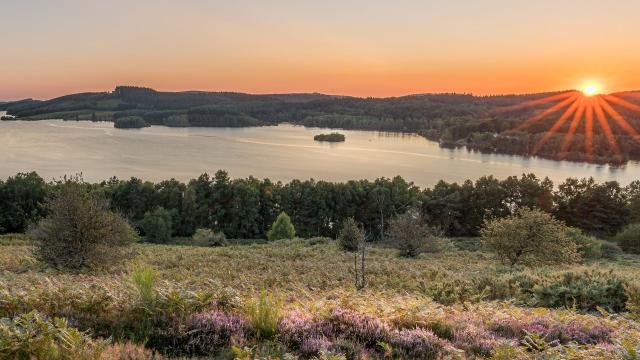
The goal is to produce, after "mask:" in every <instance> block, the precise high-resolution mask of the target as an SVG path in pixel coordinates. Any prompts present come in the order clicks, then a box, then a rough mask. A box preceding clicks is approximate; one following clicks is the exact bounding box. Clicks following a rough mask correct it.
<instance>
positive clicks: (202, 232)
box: [193, 229, 229, 246]
mask: <svg viewBox="0 0 640 360" xmlns="http://www.w3.org/2000/svg"><path fill="white" fill-rule="evenodd" d="M193 241H194V242H195V243H196V244H206V245H208V246H226V245H227V244H229V241H227V237H226V236H224V233H222V232H218V233H216V232H213V230H211V229H198V230H196V233H195V234H193Z"/></svg>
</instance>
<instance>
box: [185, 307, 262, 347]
mask: <svg viewBox="0 0 640 360" xmlns="http://www.w3.org/2000/svg"><path fill="white" fill-rule="evenodd" d="M187 332H188V333H189V344H188V346H189V348H190V349H191V350H192V351H194V352H196V353H197V354H213V353H215V352H216V351H219V350H220V349H221V348H223V347H228V346H231V345H242V344H243V341H244V340H245V338H246V337H247V335H248V334H249V333H250V326H249V322H248V321H247V320H246V319H244V318H243V317H241V316H239V315H233V314H226V313H223V312H220V311H211V312H207V313H202V314H197V315H194V316H193V317H192V318H191V319H190V320H189V321H188V324H187Z"/></svg>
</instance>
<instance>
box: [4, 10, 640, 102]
mask: <svg viewBox="0 0 640 360" xmlns="http://www.w3.org/2000/svg"><path fill="white" fill-rule="evenodd" d="M0 20H1V24H2V26H1V29H2V31H1V32H0V39H1V40H2V41H0V44H1V47H0V53H1V54H2V55H1V56H0V100H15V99H22V98H38V99H48V98H53V97H56V96H60V95H64V94H68V93H75V92H84V91H109V90H112V89H113V88H114V87H115V86H116V85H138V86H148V87H152V88H155V89H157V90H163V91H181V90H211V91H239V92H248V93H289V92H322V93H328V94H343V95H354V96H376V97H381V96H398V95H406V94H416V93H429V92H459V93H462V92H464V93H474V94H482V95H485V94H505V93H531V92H542V91H553V90H564V89H575V88H581V87H583V86H585V85H586V84H592V83H593V84H597V85H598V86H599V87H600V88H601V91H603V92H613V91H620V90H637V89H640V66H638V64H640V46H638V39H640V1H638V0H616V1H613V0H612V1H602V0H598V1H594V0H582V1H579V0H537V1H530V0H482V1H478V0H465V1H462V0H442V1H433V0H388V1H382V0H322V1H311V0H233V1H230V0H225V1H218V0H180V1H178V0H173V1H169V0H109V1H103V0H1V1H0Z"/></svg>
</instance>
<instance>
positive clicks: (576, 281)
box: [533, 271, 627, 312]
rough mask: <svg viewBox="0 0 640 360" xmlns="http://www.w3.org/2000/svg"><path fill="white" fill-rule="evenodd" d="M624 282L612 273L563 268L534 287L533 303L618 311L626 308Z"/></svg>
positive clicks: (554, 306)
mask: <svg viewBox="0 0 640 360" xmlns="http://www.w3.org/2000/svg"><path fill="white" fill-rule="evenodd" d="M624 285H625V283H624V282H623V281H622V279H620V278H619V277H617V276H616V275H614V274H612V273H600V272H596V271H592V272H583V273H575V272H566V273H564V274H562V275H560V276H559V277H556V278H555V279H551V280H549V281H547V282H545V283H542V284H539V285H537V286H535V287H534V289H533V294H534V297H535V299H534V305H535V306H541V307H549V308H558V307H568V308H572V307H575V308H577V309H578V310H582V311H595V310H597V309H598V307H602V308H605V309H606V310H607V311H612V312H620V311H622V310H624V309H625V303H626V302H627V294H626V293H625V288H624Z"/></svg>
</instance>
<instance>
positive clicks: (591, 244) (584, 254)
mask: <svg viewBox="0 0 640 360" xmlns="http://www.w3.org/2000/svg"><path fill="white" fill-rule="evenodd" d="M569 236H570V237H571V239H572V240H573V242H574V243H575V244H576V245H577V247H578V253H579V254H580V258H581V259H583V260H594V259H600V258H601V257H602V241H600V240H598V239H596V238H595V237H593V236H588V235H585V234H583V233H582V231H580V230H579V229H575V228H570V229H569Z"/></svg>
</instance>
